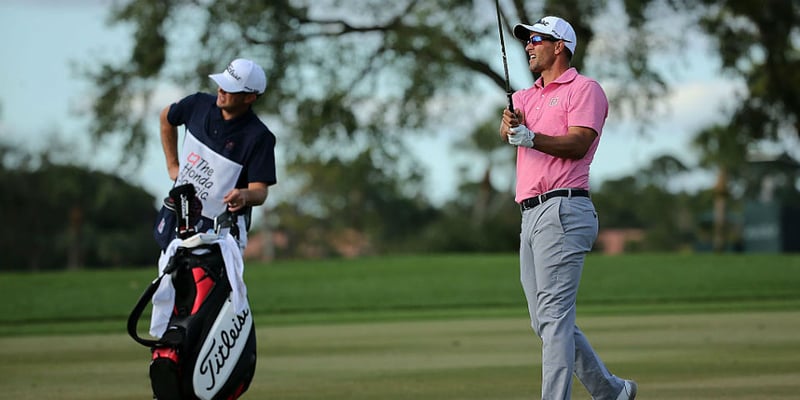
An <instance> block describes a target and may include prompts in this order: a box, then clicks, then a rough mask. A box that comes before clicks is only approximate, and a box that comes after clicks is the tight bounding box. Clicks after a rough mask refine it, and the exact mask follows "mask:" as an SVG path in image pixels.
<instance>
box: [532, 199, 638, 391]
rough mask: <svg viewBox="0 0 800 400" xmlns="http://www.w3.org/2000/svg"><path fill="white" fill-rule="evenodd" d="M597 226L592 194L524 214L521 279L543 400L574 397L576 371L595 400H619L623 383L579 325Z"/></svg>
mask: <svg viewBox="0 0 800 400" xmlns="http://www.w3.org/2000/svg"><path fill="white" fill-rule="evenodd" d="M597 229H598V222H597V214H596V212H595V209H594V204H593V203H592V201H591V199H589V198H588V197H571V198H567V197H556V198H553V199H550V200H548V201H546V202H544V203H542V204H540V205H539V206H537V207H534V208H533V209H529V210H526V211H524V212H523V213H522V232H521V234H520V250H519V261H520V280H521V282H522V288H523V290H524V291H525V297H526V299H527V301H528V311H529V312H530V316H531V326H532V327H533V330H534V331H535V332H536V334H537V335H538V336H539V337H540V338H541V339H542V399H543V400H569V399H571V395H572V374H573V373H574V374H575V375H576V376H577V377H578V379H579V380H580V381H581V383H582V384H583V385H584V386H585V387H586V389H587V390H588V391H589V393H590V394H591V395H592V399H595V400H607V399H609V400H615V399H616V398H617V395H618V394H619V393H620V391H621V390H622V388H623V385H624V381H623V380H622V379H620V378H617V377H616V376H614V375H612V374H611V373H610V372H609V371H608V369H607V368H606V366H605V365H604V364H603V361H602V360H601V359H600V356H598V355H597V353H595V351H594V349H592V346H591V345H590V344H589V341H588V340H587V339H586V336H584V334H583V332H581V330H580V329H578V326H577V325H576V324H575V303H576V299H577V296H578V286H579V284H580V279H581V271H582V270H583V262H584V259H585V257H586V253H587V252H589V251H590V250H591V249H592V245H593V244H594V241H595V239H596V238H597Z"/></svg>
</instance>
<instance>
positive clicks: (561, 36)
mask: <svg viewBox="0 0 800 400" xmlns="http://www.w3.org/2000/svg"><path fill="white" fill-rule="evenodd" d="M531 32H536V33H541V34H543V35H548V36H552V37H554V38H556V39H558V40H563V41H564V44H565V45H566V46H567V48H568V49H569V51H570V52H572V54H575V45H576V44H577V43H578V38H577V37H576V36H575V30H574V29H572V25H570V24H569V22H567V21H565V20H564V19H563V18H559V17H544V18H542V19H540V20H539V21H536V23H535V24H533V25H524V24H517V25H516V26H514V36H515V37H516V38H517V39H519V40H523V41H527V40H528V39H529V38H530V36H531Z"/></svg>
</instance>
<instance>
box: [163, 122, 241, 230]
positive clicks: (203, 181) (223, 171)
mask: <svg viewBox="0 0 800 400" xmlns="http://www.w3.org/2000/svg"><path fill="white" fill-rule="evenodd" d="M179 157H180V170H179V171H178V179H177V180H176V183H175V185H176V186H178V185H183V184H186V183H191V184H193V185H194V188H195V191H196V192H197V197H198V198H199V199H200V201H202V203H203V216H204V217H206V218H210V219H212V220H213V219H214V217H216V216H217V215H219V214H221V213H222V212H223V211H225V207H226V205H225V204H224V203H223V202H222V199H223V198H224V197H225V195H226V194H227V193H228V192H229V191H230V190H231V189H233V188H234V187H235V186H236V180H237V179H238V178H239V174H240V173H241V172H242V165H241V164H237V163H235V162H233V161H231V160H229V159H227V158H225V157H223V156H222V155H220V154H218V153H217V152H215V151H214V150H211V148H209V147H208V146H206V145H205V144H203V143H202V142H200V141H199V140H197V138H196V137H195V136H194V135H193V134H192V132H191V131H189V129H188V128H187V129H186V135H185V137H184V139H183V145H182V146H181V150H180V156H179Z"/></svg>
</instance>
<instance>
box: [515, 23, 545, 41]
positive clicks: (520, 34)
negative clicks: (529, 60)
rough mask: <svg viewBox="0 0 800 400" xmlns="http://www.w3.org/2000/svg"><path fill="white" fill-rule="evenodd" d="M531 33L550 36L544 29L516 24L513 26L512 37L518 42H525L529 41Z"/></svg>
mask: <svg viewBox="0 0 800 400" xmlns="http://www.w3.org/2000/svg"><path fill="white" fill-rule="evenodd" d="M531 32H536V33H541V34H543V35H550V33H551V32H550V31H549V30H546V29H541V28H537V27H536V25H525V24H516V25H514V37H516V38H517V39H519V40H522V41H525V40H528V39H530V37H531Z"/></svg>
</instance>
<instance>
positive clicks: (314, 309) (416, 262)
mask: <svg viewBox="0 0 800 400" xmlns="http://www.w3.org/2000/svg"><path fill="white" fill-rule="evenodd" d="M154 277H155V271H154V269H149V268H148V269H133V270H131V269H128V270H117V271H79V272H54V273H40V274H19V273H13V274H12V273H6V274H0V335H8V334H20V333H22V334H24V333H43V332H51V333H69V332H98V331H99V332H114V331H116V332H119V331H120V329H121V327H122V326H124V321H125V319H126V318H127V315H128V313H129V311H130V308H131V307H132V306H133V304H134V303H135V301H136V299H137V298H138V297H139V295H140V294H141V292H142V291H143V290H144V288H145V286H146V285H147V284H148V283H149V282H150V281H151V280H152V279H153V278H154ZM245 280H246V282H247V285H248V291H249V296H250V300H251V304H252V307H253V311H254V314H255V315H258V316H261V317H262V320H263V321H264V323H269V324H281V323H289V324H294V323H300V322H323V321H330V322H340V321H357V320H386V319H398V318H402V319H408V318H411V319H417V318H443V317H448V316H454V317H470V316H487V315H488V316H510V315H518V313H519V311H520V310H524V307H525V305H524V304H525V302H524V298H523V295H522V290H521V289H520V286H519V279H518V266H517V257H516V256H515V255H419V256H394V257H381V258H366V259H359V260H332V261H331V260H328V261H284V262H277V263H273V264H258V263H248V265H247V267H246V272H245ZM798 305H800V256H795V255H746V256H745V255H672V254H670V255H659V254H650V255H630V256H619V257H609V256H600V255H593V256H590V257H589V258H588V260H587V263H586V267H585V268H584V275H583V279H582V283H581V291H580V297H579V312H580V313H591V314H597V313H653V312H673V311H679V312H690V311H692V312H698V311H707V310H726V309H734V310H741V309H765V308H766V309H797V308H798Z"/></svg>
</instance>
